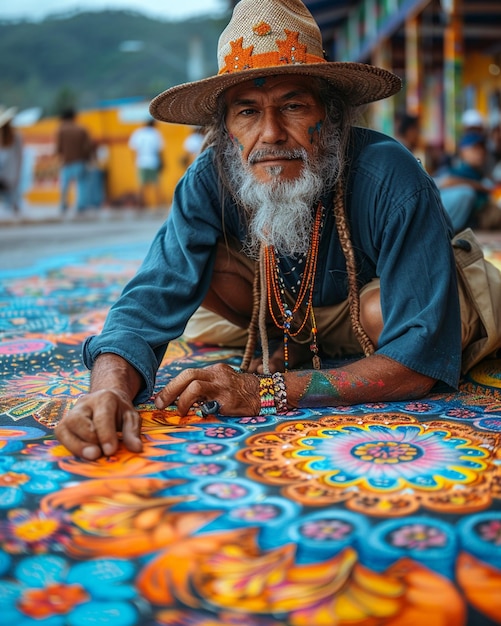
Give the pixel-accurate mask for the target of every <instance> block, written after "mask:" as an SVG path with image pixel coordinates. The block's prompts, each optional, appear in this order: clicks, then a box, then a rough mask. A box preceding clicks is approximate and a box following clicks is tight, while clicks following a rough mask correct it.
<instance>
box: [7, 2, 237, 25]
mask: <svg viewBox="0 0 501 626" xmlns="http://www.w3.org/2000/svg"><path fill="white" fill-rule="evenodd" d="M229 4H230V3H229V2H228V0H0V20H2V19H29V20H35V21H36V20H40V19H43V18H45V17H47V16H48V15H52V14H54V13H65V12H67V11H73V10H76V9H78V10H80V11H85V10H90V11H100V10H105V9H129V10H132V11H137V12H138V13H144V14H146V15H148V16H149V17H160V18H162V19H166V20H178V19H184V18H190V17H195V16H199V15H218V14H221V13H222V12H224V11H225V10H229Z"/></svg>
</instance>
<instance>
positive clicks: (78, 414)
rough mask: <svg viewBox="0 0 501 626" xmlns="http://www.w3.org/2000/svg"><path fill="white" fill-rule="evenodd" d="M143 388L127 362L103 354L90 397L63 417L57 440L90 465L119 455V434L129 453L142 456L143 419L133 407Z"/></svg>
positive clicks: (94, 373)
mask: <svg viewBox="0 0 501 626" xmlns="http://www.w3.org/2000/svg"><path fill="white" fill-rule="evenodd" d="M141 384H142V379H141V376H140V375H139V373H138V372H137V371H136V370H135V369H134V368H133V367H132V365H130V363H128V362H127V361H126V360H125V359H123V358H122V357H120V356H118V355H117V354H112V353H103V354H101V355H100V356H99V357H98V358H97V359H96V362H95V363H94V367H93V368H92V375H91V384H90V393H89V395H87V396H83V397H82V398H80V400H78V402H77V404H76V405H75V406H74V407H73V408H72V409H71V411H70V412H69V413H68V414H67V415H65V416H64V418H63V419H62V421H61V423H60V424H58V426H57V428H56V430H55V433H56V437H57V438H58V439H59V441H60V442H61V443H62V444H63V445H64V446H66V447H67V448H68V450H70V452H73V454H75V455H76V456H80V457H82V458H84V459H87V460H88V461H95V460H96V459H98V458H99V457H100V456H102V455H103V454H104V455H105V456H110V455H111V454H114V453H115V452H116V451H117V448H118V435H117V431H121V432H122V440H123V442H124V444H125V447H126V448H127V449H128V450H130V451H131V452H141V450H142V447H143V446H142V444H141V437H140V432H141V419H140V417H139V413H138V412H137V411H136V409H135V408H134V405H133V403H132V399H133V398H135V397H136V395H137V393H138V391H139V389H140V388H141Z"/></svg>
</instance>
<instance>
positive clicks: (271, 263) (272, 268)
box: [264, 202, 324, 371]
mask: <svg viewBox="0 0 501 626" xmlns="http://www.w3.org/2000/svg"><path fill="white" fill-rule="evenodd" d="M323 223H324V207H323V206H322V203H321V202H319V203H318V206H317V209H316V213H315V221H314V224H313V230H312V234H311V245H310V247H309V249H308V253H307V255H306V259H305V264H304V271H303V274H302V277H301V284H300V287H299V291H298V295H297V298H296V302H295V304H294V306H293V307H292V308H291V307H290V306H289V304H288V303H287V301H286V297H285V291H286V289H285V283H284V280H283V277H282V275H281V274H280V267H279V261H278V257H277V253H276V251H275V248H274V247H273V246H266V248H265V250H264V262H265V276H266V289H267V299H268V309H269V311H270V315H271V318H272V319H273V322H274V324H275V326H276V327H277V328H280V329H282V331H283V333H284V366H285V370H286V371H287V370H288V367H289V339H290V338H291V337H296V336H297V335H299V333H300V332H301V331H302V330H303V328H304V327H305V325H306V322H307V321H308V319H310V320H311V334H312V342H311V345H310V350H311V352H312V353H313V358H312V362H313V367H314V368H315V369H320V367H321V363H320V357H319V356H318V343H317V334H318V331H317V323H316V320H315V313H314V311H313V287H314V285H315V274H316V270H317V260H318V250H319V247H320V236H321V232H322V227H323ZM305 299H306V310H305V314H304V318H303V319H302V320H300V321H298V322H297V323H295V322H296V320H295V319H294V316H295V315H296V313H297V312H298V311H299V310H300V308H301V307H302V305H303V303H304V302H305ZM275 311H278V313H279V315H277V314H276V312H275ZM279 317H281V321H280V319H279ZM293 324H295V326H296V328H295V330H293Z"/></svg>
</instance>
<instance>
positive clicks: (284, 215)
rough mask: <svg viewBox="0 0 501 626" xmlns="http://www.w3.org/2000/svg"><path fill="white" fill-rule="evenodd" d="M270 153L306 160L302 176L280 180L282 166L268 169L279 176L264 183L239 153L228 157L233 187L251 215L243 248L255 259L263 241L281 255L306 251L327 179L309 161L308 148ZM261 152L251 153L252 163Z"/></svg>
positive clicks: (275, 150) (292, 254) (271, 173)
mask: <svg viewBox="0 0 501 626" xmlns="http://www.w3.org/2000/svg"><path fill="white" fill-rule="evenodd" d="M232 152H233V151H232ZM270 152H272V153H273V154H277V155H288V156H289V158H298V156H300V158H301V159H302V160H303V168H302V172H301V175H300V176H299V177H298V178H296V179H294V180H280V179H279V176H280V173H281V171H282V168H281V167H280V166H274V167H270V168H269V170H268V172H269V174H270V175H271V176H273V177H276V178H275V179H274V180H271V181H270V182H265V183H264V182H260V181H257V180H256V178H255V177H254V175H253V174H252V172H251V171H250V168H249V167H248V166H247V165H245V164H243V163H242V160H241V156H240V155H239V153H236V152H233V158H230V159H226V163H227V165H228V168H229V171H228V175H229V177H230V180H231V182H232V188H233V189H234V190H235V193H236V195H237V197H238V199H239V201H240V202H241V204H242V205H243V206H244V208H245V210H246V212H247V214H248V235H247V240H246V242H245V246H244V248H245V251H246V253H247V254H249V255H250V256H252V257H253V258H257V257H258V255H259V249H260V247H261V245H262V244H263V245H265V246H273V247H274V248H275V250H276V251H277V253H278V254H279V255H280V256H292V257H297V256H298V255H301V254H306V253H307V251H308V248H309V246H310V238H311V231H312V227H313V220H314V207H315V205H316V203H317V202H318V200H319V198H320V197H321V195H322V191H323V190H324V187H325V181H324V180H323V176H322V175H321V173H320V171H318V172H317V171H315V170H316V169H319V168H318V167H317V168H315V167H314V165H312V164H311V163H310V162H309V159H308V154H307V152H306V151H305V150H302V149H301V150H299V151H297V150H295V151H293V152H292V153H291V152H290V151H283V150H279V149H274V150H272V151H267V153H270ZM261 154H262V152H260V153H259V154H258V155H256V154H254V155H251V156H250V158H249V162H250V163H252V162H255V160H257V158H258V157H259V156H261ZM228 156H229V155H228Z"/></svg>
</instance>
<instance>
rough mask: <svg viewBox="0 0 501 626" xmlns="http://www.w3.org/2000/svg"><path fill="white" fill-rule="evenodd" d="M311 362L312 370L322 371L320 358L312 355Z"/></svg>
mask: <svg viewBox="0 0 501 626" xmlns="http://www.w3.org/2000/svg"><path fill="white" fill-rule="evenodd" d="M312 362H313V369H315V370H320V369H322V361H321V360H320V357H319V356H318V354H314V355H313V358H312Z"/></svg>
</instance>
